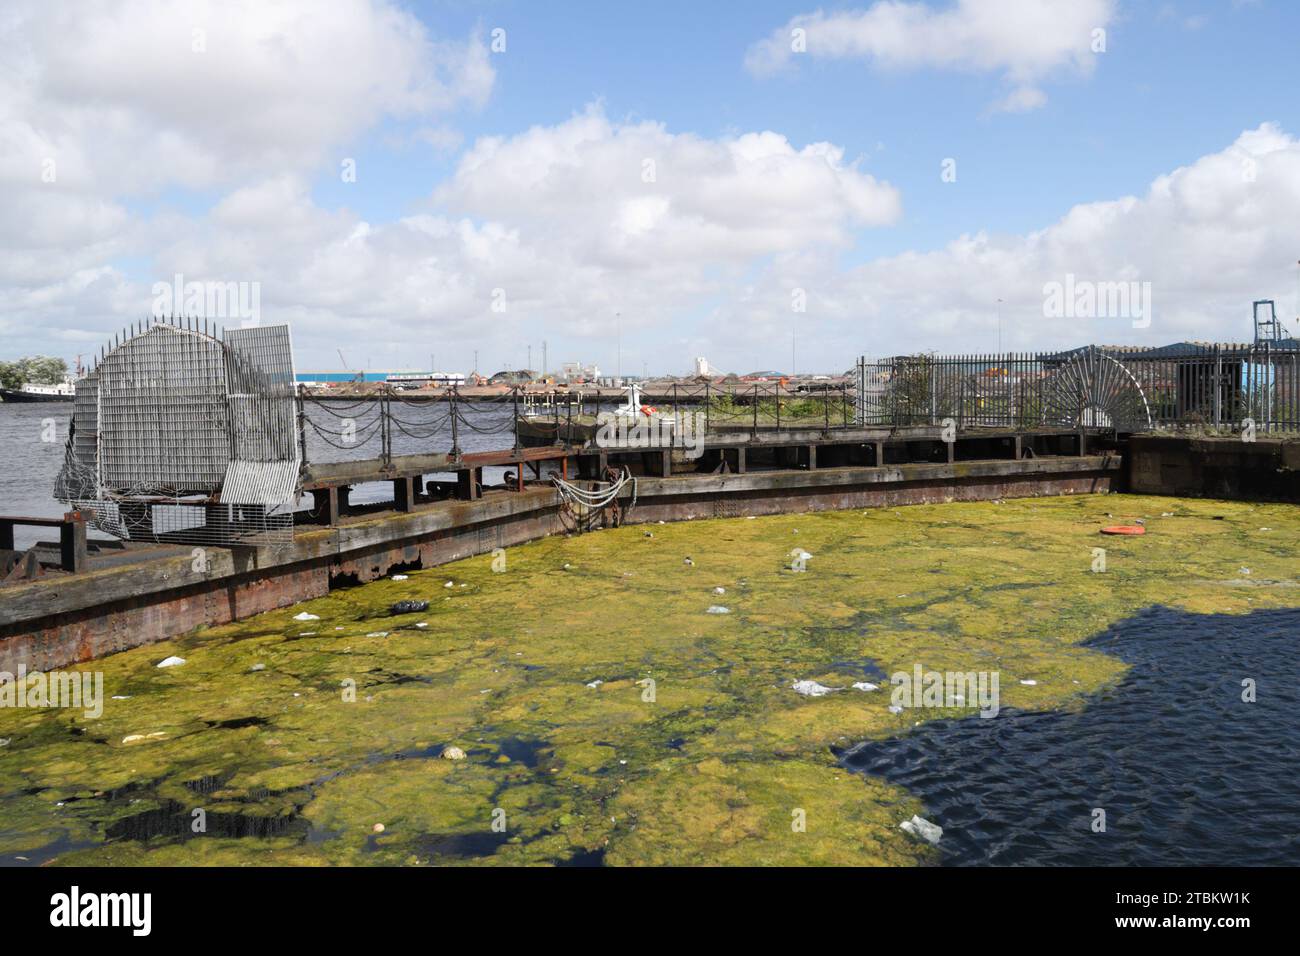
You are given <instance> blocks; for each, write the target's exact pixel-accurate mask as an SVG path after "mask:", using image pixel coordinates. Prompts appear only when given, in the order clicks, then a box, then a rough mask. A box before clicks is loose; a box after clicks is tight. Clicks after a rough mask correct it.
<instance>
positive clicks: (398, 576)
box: [391, 574, 409, 581]
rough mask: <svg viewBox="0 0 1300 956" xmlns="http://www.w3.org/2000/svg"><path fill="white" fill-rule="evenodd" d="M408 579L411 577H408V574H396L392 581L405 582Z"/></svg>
mask: <svg viewBox="0 0 1300 956" xmlns="http://www.w3.org/2000/svg"><path fill="white" fill-rule="evenodd" d="M407 577H409V575H406V574H394V575H393V577H392V579H391V580H393V581H405V580H406V579H407Z"/></svg>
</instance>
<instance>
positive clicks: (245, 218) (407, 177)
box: [0, 0, 1300, 372]
mask: <svg viewBox="0 0 1300 956" xmlns="http://www.w3.org/2000/svg"><path fill="white" fill-rule="evenodd" d="M14 9H15V11H17V12H16V15H15V16H14V17H12V18H11V20H10V21H7V22H5V23H0V33H5V34H6V35H5V36H3V37H0V41H3V42H4V43H5V45H6V48H8V49H11V50H13V51H16V54H17V55H15V57H14V59H13V62H14V63H15V64H16V65H17V66H16V68H15V69H14V70H13V71H12V72H11V73H9V74H5V73H0V143H4V144H9V145H7V146H0V189H2V190H5V191H6V192H7V193H8V195H7V196H6V198H7V200H8V201H7V203H6V208H7V210H8V211H7V212H6V213H5V214H4V218H3V219H0V226H4V227H7V228H5V229H3V230H0V253H3V254H4V255H5V257H6V262H7V266H6V268H5V269H3V270H0V356H3V357H8V356H11V355H18V354H27V353H30V352H34V351H42V352H53V351H58V352H60V353H62V354H66V355H69V356H70V355H71V354H75V353H76V352H78V351H89V350H90V348H91V347H94V346H95V345H97V344H98V343H99V342H101V341H102V340H103V338H104V337H105V335H107V334H111V331H112V330H113V329H114V328H120V327H121V325H122V324H123V323H124V322H126V321H130V320H131V319H134V318H138V317H139V315H140V313H141V311H142V310H144V309H147V308H148V307H149V304H150V301H151V300H150V291H151V287H152V285H153V283H154V282H156V281H158V280H160V279H167V280H169V279H170V278H171V277H172V276H173V275H174V274H175V273H177V272H181V273H184V274H185V275H186V276H187V277H188V278H194V279H198V280H200V281H214V282H225V281H241V282H242V281H247V282H256V283H259V284H260V287H261V301H262V309H263V315H262V320H263V321H267V322H269V321H287V322H290V323H291V324H292V325H293V328H294V339H295V343H296V349H297V352H298V358H299V364H300V366H302V367H320V366H329V367H333V366H335V365H337V364H338V362H337V350H338V349H339V348H343V349H345V351H348V352H351V353H352V354H353V356H354V362H357V363H364V362H365V361H366V360H369V361H370V363H371V364H374V365H389V366H399V367H412V366H422V365H424V364H427V358H424V357H427V356H428V355H429V354H430V353H437V354H438V356H439V363H440V364H443V365H446V366H448V367H451V368H453V369H457V370H467V369H468V368H469V366H470V365H471V364H472V362H473V358H472V357H473V353H474V350H475V349H477V350H479V352H480V353H481V355H482V356H483V357H482V358H481V361H480V364H481V365H482V366H483V370H485V371H491V370H495V369H496V368H497V367H500V366H503V365H518V364H523V362H524V361H526V354H527V352H526V349H527V346H528V345H529V344H532V345H533V346H534V364H537V356H538V355H539V353H540V343H541V341H542V339H543V338H545V339H546V340H548V341H549V342H550V344H551V348H550V353H551V359H552V364H555V363H557V362H559V361H563V360H570V359H572V360H582V361H588V362H589V361H596V362H599V363H600V364H601V365H602V367H603V368H605V369H607V370H611V369H612V368H613V366H614V363H615V361H616V352H615V346H614V341H615V336H614V335H613V334H612V331H611V326H612V321H613V320H612V316H613V314H614V313H615V312H618V313H619V314H620V315H621V316H622V318H621V319H620V323H621V325H622V327H623V336H622V338H623V343H624V344H623V354H624V366H623V367H624V370H625V371H631V370H640V368H641V367H642V365H643V364H645V365H648V366H649V367H650V369H651V371H673V372H684V371H686V369H687V368H688V367H689V366H690V363H691V359H692V357H693V356H695V355H706V356H708V357H709V358H710V361H711V362H713V364H714V365H715V366H716V367H718V368H721V369H724V370H731V371H745V370H747V369H751V368H770V367H774V366H775V367H784V366H787V365H788V364H789V361H788V359H789V355H790V336H791V334H792V333H793V334H795V335H797V336H798V337H799V339H800V342H801V344H800V347H799V353H800V364H801V365H805V364H806V367H814V368H819V369H826V370H841V369H842V368H844V367H847V365H848V364H850V362H851V360H852V357H853V356H854V355H856V354H860V353H864V352H865V353H868V354H876V355H880V354H892V353H895V352H913V351H925V350H935V349H938V350H980V349H991V348H992V347H993V344H994V342H995V341H996V338H995V336H996V334H997V333H996V326H997V321H998V320H997V314H998V312H999V310H1000V311H1001V320H1002V326H1003V341H1004V342H1005V344H1006V345H1007V346H1008V347H1014V348H1022V349H1035V348H1056V347H1063V346H1072V345H1079V344H1084V343H1086V342H1090V341H1121V342H1133V343H1135V344H1163V343H1165V342H1169V341H1175V340H1180V339H1187V338H1199V339H1219V340H1240V339H1242V338H1244V337H1246V336H1247V335H1248V328H1247V322H1246V316H1247V315H1248V310H1249V302H1250V300H1251V299H1254V298H1260V297H1274V298H1276V299H1278V301H1279V306H1280V308H1279V311H1280V313H1281V315H1282V316H1283V317H1284V318H1285V319H1288V320H1291V321H1294V319H1295V316H1296V313H1297V311H1300V302H1298V301H1297V298H1298V296H1297V289H1298V284H1297V279H1298V276H1297V269H1296V260H1297V259H1298V258H1300V242H1297V241H1296V239H1297V238H1298V237H1297V235H1296V233H1297V229H1296V228H1295V226H1294V225H1293V224H1294V222H1295V221H1296V218H1297V217H1298V216H1300V142H1297V141H1296V139H1295V137H1296V135H1297V133H1298V132H1300V118H1297V116H1296V115H1295V113H1296V105H1295V95H1294V89H1295V83H1294V80H1295V74H1296V72H1297V70H1296V67H1295V66H1294V65H1293V63H1294V53H1293V50H1292V49H1291V48H1292V47H1293V46H1294V43H1295V39H1296V37H1297V36H1300V7H1297V6H1296V5H1295V4H1292V3H1282V2H1277V0H1257V2H1230V0H1200V2H1193V0H1188V2H1164V0H1150V2H1144V0H1073V2H1066V0H1020V2H1018V3H1007V2H1001V0H904V2H903V3H902V4H896V5H893V6H889V5H881V4H878V3H876V2H874V0H863V2H859V3H847V4H834V5H823V6H820V7H818V6H816V5H813V4H803V3H799V2H784V3H777V2H765V0H759V2H745V3H741V2H734V3H733V2H711V3H698V2H696V3H684V2H661V3H656V4H653V5H632V4H621V3H594V2H593V3H586V2H565V3H552V4H540V3H526V2H505V0H502V2H496V0H485V2H468V0H458V2H439V0H427V2H414V0H412V2H403V0H335V2H333V3H328V4H318V3H312V2H309V0H286V2H284V3H283V4H281V5H278V6H276V7H274V8H268V7H265V6H263V5H260V4H258V3H256V2H255V0H226V2H225V3H224V4H223V5H221V6H220V8H218V12H217V13H215V14H214V13H212V12H211V11H210V10H208V9H207V8H206V7H205V6H204V5H203V4H201V3H199V2H198V0H192V2H191V0H178V2H176V3H173V4H167V5H164V6H162V7H157V6H154V5H153V4H152V0H119V2H117V3H113V4H109V5H107V6H105V7H103V8H97V10H96V12H95V13H93V14H84V15H81V16H73V15H72V14H71V13H69V12H68V11H66V10H64V9H60V8H58V7H50V6H48V5H46V4H42V3H39V2H37V0H16V6H15V7H14ZM1044 11H1046V13H1045V14H1044ZM412 18H413V19H412ZM1094 21H1100V22H1101V23H1102V24H1103V25H1104V30H1105V51H1104V52H1101V53H1093V52H1089V51H1088V50H1087V49H1084V50H1083V52H1082V55H1081V53H1080V49H1079V47H1080V43H1083V45H1084V46H1085V48H1086V46H1087V43H1088V38H1087V34H1088V32H1089V30H1090V28H1091V26H1092V24H1093V23H1094ZM918 23H919V24H921V26H920V27H917V26H916V24H918ZM195 24H200V25H201V26H202V27H203V29H205V30H206V31H207V34H206V35H205V36H206V42H207V44H208V47H207V48H206V49H205V51H204V52H203V54H202V55H197V56H196V55H191V50H190V49H189V44H190V33H191V29H192V28H193V27H194V25H195ZM909 24H910V25H909ZM795 25H804V26H807V27H808V35H809V49H808V51H807V52H806V53H803V54H800V55H797V56H794V55H788V54H785V55H784V59H782V54H783V47H784V45H785V44H786V43H787V35H788V33H789V30H790V28H791V27H792V26H795ZM894 27H897V28H898V30H897V32H898V34H899V35H898V36H897V37H894V38H893V39H888V37H892V36H893V28H894ZM498 28H500V29H504V30H505V40H506V49H505V50H504V51H503V52H494V51H492V50H490V49H489V48H488V44H490V43H491V41H492V36H493V31H494V30H495V29H498ZM773 38H775V39H773ZM765 44H775V47H772V48H771V49H774V50H775V51H776V52H775V53H774V54H771V50H769V49H768V48H767V47H765ZM74 50H75V51H77V54H78V55H77V56H76V57H72V55H71V53H70V52H69V51H74ZM764 50H768V53H769V54H771V56H772V57H775V59H774V60H772V59H771V58H769V60H767V61H765V60H764V59H763V56H761V55H760V54H763V53H764ZM756 51H757V52H756ZM22 54H26V55H22ZM764 55H767V54H764ZM764 63H766V64H767V65H766V66H764ZM773 64H775V65H773ZM250 77H255V78H256V80H255V81H254V80H250V79H249V78H250ZM431 77H436V79H431ZM1008 96H1012V97H1015V96H1025V97H1027V100H1026V103H1025V104H1024V105H1027V106H1028V107H1029V108H1025V109H1022V110H1006V109H999V108H998V104H999V103H1000V102H1002V101H1003V100H1005V99H1006V98H1008ZM763 134H767V135H766V136H764V135H763ZM498 140H499V142H496V141H498ZM817 143H826V144H830V147H829V149H830V152H829V154H827V155H826V156H824V157H823V156H822V153H821V152H820V151H819V149H820V148H819V149H812V150H810V149H809V148H808V147H810V144H817ZM14 144H17V145H14ZM50 157H57V158H58V160H59V162H60V164H61V165H60V170H61V171H62V172H61V177H60V179H59V180H58V182H57V183H46V182H37V181H35V180H34V177H33V172H34V171H36V170H39V169H40V168H41V164H42V163H43V162H45V161H46V160H47V159H48V158H50ZM643 157H645V158H653V159H654V160H655V161H656V162H658V163H660V164H661V168H662V170H663V172H664V175H663V176H662V178H661V179H660V180H659V181H657V182H654V183H652V184H651V185H649V186H646V185H645V184H644V183H642V182H640V181H639V180H637V179H636V172H637V169H638V168H639V167H638V164H639V163H640V162H641V161H642V158H643ZM346 158H350V159H354V160H355V161H356V164H357V169H358V176H357V178H356V181H355V182H344V181H342V179H341V177H340V175H339V170H340V165H339V164H340V161H341V160H343V159H346ZM947 159H952V160H955V162H956V173H957V176H956V181H955V182H944V181H943V180H942V178H941V175H940V173H941V164H942V163H943V162H944V161H945V160H947ZM1245 165H1249V166H1250V173H1249V175H1248V176H1247V175H1246V174H1245V173H1244V172H1243V169H1244V166H1245ZM1161 177H1163V179H1161ZM1158 179H1160V181H1161V182H1162V186H1161V187H1160V189H1158V190H1155V191H1152V184H1153V182H1155V181H1157V180H1158ZM1126 197H1134V198H1133V199H1132V200H1129V199H1126ZM1072 210H1073V212H1071V211H1072ZM1067 214H1068V216H1069V218H1068V219H1067V218H1065V217H1067ZM1066 274H1071V275H1075V274H1077V275H1078V276H1079V277H1080V278H1083V279H1091V280H1093V281H1096V282H1108V281H1115V280H1122V281H1149V282H1150V283H1151V284H1152V287H1153V290H1154V302H1155V303H1156V305H1155V307H1154V311H1155V316H1156V321H1154V322H1152V323H1147V324H1146V325H1145V326H1144V325H1142V324H1141V323H1129V322H1127V321H1115V319H1114V317H1109V318H1108V317H1105V316H1102V317H1098V319H1097V320H1095V321H1093V320H1090V321H1084V320H1072V321H1071V322H1068V323H1063V322H1061V321H1056V320H1053V319H1051V317H1050V316H1047V315H1046V313H1045V311H1044V307H1043V302H1044V283H1045V282H1049V281H1058V280H1060V279H1061V278H1062V277H1063V276H1064V275H1066ZM498 291H500V292H501V293H502V294H504V295H507V296H508V298H509V301H510V303H511V305H510V309H509V311H508V312H504V313H501V314H498V313H496V312H494V311H492V307H491V303H492V301H493V297H494V294H495V293H497V292H498ZM796 292H797V293H800V294H805V293H806V299H807V307H806V309H804V310H799V311H796V310H794V309H793V307H792V305H791V302H792V295H793V294H794V293H796ZM999 299H1001V300H1003V304H1002V305H1001V306H1000V307H999V306H998V305H997V302H998V300H999ZM1147 326H1149V327H1147ZM414 356H420V358H415V357H414Z"/></svg>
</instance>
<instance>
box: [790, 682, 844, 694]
mask: <svg viewBox="0 0 1300 956" xmlns="http://www.w3.org/2000/svg"><path fill="white" fill-rule="evenodd" d="M790 686H791V687H792V688H794V692H795V693H796V694H803V695H804V696H805V697H825V696H826V695H827V694H829V693H832V692H833V691H834V690H835V688H834V687H827V686H826V685H825V684H819V683H817V682H816V681H815V680H797V681H795V682H794V683H793V684H791V685H790Z"/></svg>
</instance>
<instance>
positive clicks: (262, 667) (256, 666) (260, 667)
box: [249, 664, 266, 671]
mask: <svg viewBox="0 0 1300 956" xmlns="http://www.w3.org/2000/svg"><path fill="white" fill-rule="evenodd" d="M249 670H250V671H264V670H266V665H265V664H254V665H253V666H252V667H250V668H249Z"/></svg>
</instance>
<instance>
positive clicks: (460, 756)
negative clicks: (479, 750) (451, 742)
mask: <svg viewBox="0 0 1300 956" xmlns="http://www.w3.org/2000/svg"><path fill="white" fill-rule="evenodd" d="M440 756H441V757H442V759H443V760H464V759H465V751H463V750H461V749H460V748H459V747H455V746H452V747H444V748H443V749H442V754H441V755H440Z"/></svg>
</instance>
